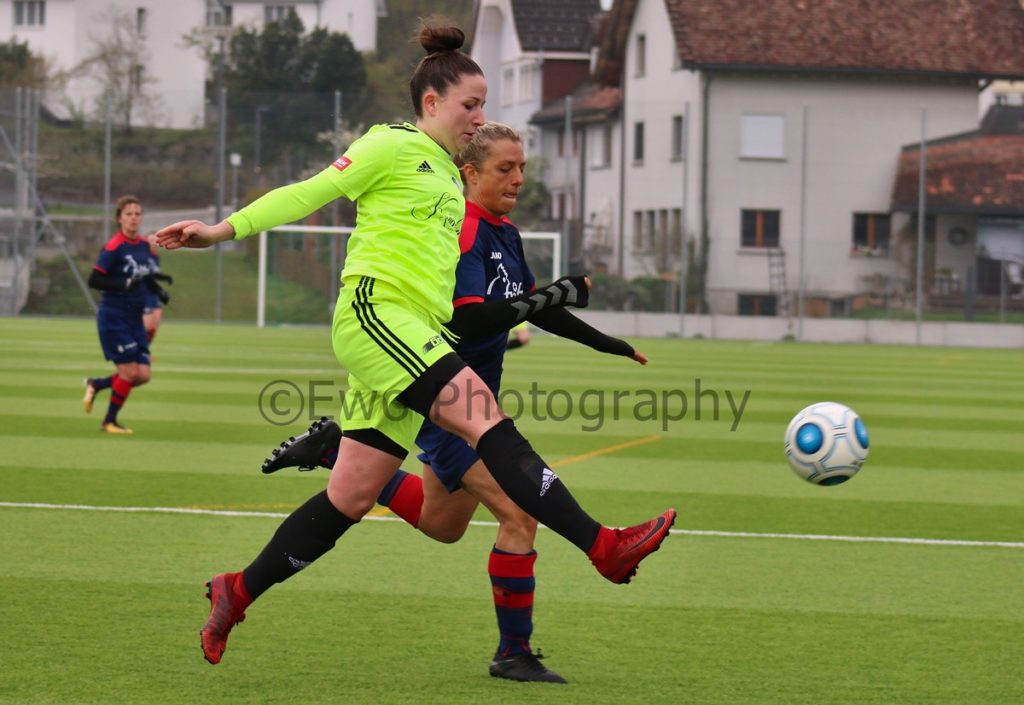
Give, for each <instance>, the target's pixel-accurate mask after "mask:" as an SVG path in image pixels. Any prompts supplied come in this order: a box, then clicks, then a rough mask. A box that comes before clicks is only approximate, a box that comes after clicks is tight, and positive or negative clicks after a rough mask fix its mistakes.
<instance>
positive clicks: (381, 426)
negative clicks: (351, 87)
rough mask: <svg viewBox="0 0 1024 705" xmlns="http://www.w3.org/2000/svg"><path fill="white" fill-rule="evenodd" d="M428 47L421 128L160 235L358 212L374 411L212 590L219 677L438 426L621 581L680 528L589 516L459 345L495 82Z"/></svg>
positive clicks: (349, 261) (335, 331)
mask: <svg viewBox="0 0 1024 705" xmlns="http://www.w3.org/2000/svg"><path fill="white" fill-rule="evenodd" d="M419 40H420V43H421V45H422V46H423V47H424V49H425V50H426V51H427V56H425V57H424V58H423V60H421V62H420V64H419V66H417V68H416V71H415V72H414V74H413V77H412V79H411V81H410V93H411V97H412V102H413V106H414V108H415V111H416V115H417V121H416V124H415V125H412V124H409V123H405V124H402V125H378V126H375V127H373V128H371V129H370V130H369V132H367V134H366V135H364V136H363V137H362V138H360V139H359V140H357V141H356V142H355V143H353V144H352V146H351V147H350V148H349V150H348V151H347V152H346V153H345V155H344V156H342V157H340V158H339V159H338V160H337V161H336V162H334V164H333V165H332V166H331V167H328V168H327V169H325V170H324V171H323V172H321V173H320V174H318V175H317V176H314V177H313V178H311V179H309V180H307V181H304V182H301V183H297V184H292V185H290V186H286V187H283V188H280V189H276V190H275V191H272V192H271V193H269V194H267V195H266V196H264V197H263V198H261V199H259V200H258V201H256V202H255V203H253V204H251V205H250V206H248V207H246V208H244V209H243V210H241V211H239V212H238V213H234V214H232V215H231V216H230V217H228V219H227V220H225V221H224V222H222V223H218V224H216V225H213V226H210V225H206V224H203V223H200V222H197V221H182V222H180V223H175V224H174V225H171V226H169V227H167V228H164V229H163V230H161V231H160V232H159V233H157V240H158V241H159V242H160V244H161V245H163V246H164V247H167V248H169V249H173V248H176V247H183V246H189V247H207V246H209V245H211V244H213V243H215V242H220V241H224V240H228V239H231V238H236V237H239V238H240V237H245V236H247V235H251V234H253V233H255V232H259V231H261V230H266V229H268V228H270V227H273V226H275V225H279V224H282V223H287V222H291V221H294V220H297V219H299V218H301V217H304V216H306V215H308V214H309V213H311V212H313V211H314V210H316V209H318V208H320V207H322V206H324V205H326V204H327V203H329V202H330V201H332V200H334V199H335V198H338V197H340V196H344V197H346V198H349V199H352V200H355V201H356V202H357V204H358V216H357V220H356V228H355V231H354V233H353V235H352V238H351V240H350V243H349V248H348V255H347V258H346V263H345V268H344V271H343V272H342V289H341V292H340V294H339V297H338V304H337V307H336V308H335V315H334V323H333V328H332V335H333V341H334V351H335V355H336V356H337V358H338V361H339V362H340V363H341V365H342V366H343V367H345V368H346V369H347V370H348V373H349V377H348V380H349V392H348V394H349V395H350V396H351V397H354V398H356V397H358V398H361V399H362V401H363V403H361V404H346V408H345V410H344V411H343V414H342V416H341V418H340V419H339V420H340V422H341V426H342V428H344V429H345V430H344V435H343V437H342V440H341V443H340V445H339V449H338V459H337V461H336V463H335V465H334V468H333V469H332V471H331V476H330V480H329V481H328V485H327V490H326V491H325V492H321V493H319V494H317V495H315V496H314V497H312V498H311V499H310V500H309V501H307V502H306V504H304V505H303V506H301V507H299V508H298V509H297V510H295V512H293V513H292V514H291V515H290V516H289V517H288V518H287V519H285V521H284V522H283V523H282V524H281V526H280V527H279V528H278V530H277V532H276V533H275V534H274V536H273V538H272V539H271V541H270V543H269V544H267V546H266V547H265V548H264V549H263V551H262V552H261V553H260V555H259V556H257V557H256V559H255V560H254V561H253V562H252V563H251V564H250V565H249V566H248V567H246V568H245V570H243V571H241V572H239V573H222V574H220V575H217V576H215V577H214V578H213V579H212V580H211V581H210V583H209V587H210V592H209V597H210V601H211V613H210V617H209V619H208V621H207V623H206V625H205V626H204V627H203V629H202V631H201V637H202V646H203V652H204V655H205V657H206V659H207V660H208V661H209V662H210V663H218V662H219V661H220V659H221V656H222V655H223V652H224V649H225V647H226V645H227V638H228V635H229V633H230V631H231V629H232V627H233V626H234V625H235V624H236V623H238V622H240V621H242V620H243V619H244V618H245V609H246V608H247V607H248V605H249V604H250V603H251V602H252V601H253V600H254V599H256V598H257V597H259V595H261V594H262V593H263V592H264V591H265V590H267V589H268V588H269V587H270V586H271V585H273V584H274V583H278V582H282V581H284V580H286V579H288V578H289V577H291V576H292V575H294V574H295V573H297V572H298V571H300V570H302V569H303V568H305V567H306V566H307V565H309V564H310V563H312V562H313V561H314V560H316V559H317V558H319V557H320V556H321V555H323V554H324V553H326V552H327V551H329V550H330V549H331V548H333V547H334V544H335V542H336V541H337V540H338V539H339V538H340V537H341V536H342V534H344V532H345V531H346V530H347V529H348V528H349V527H351V526H352V525H353V524H355V523H357V522H358V521H359V520H360V519H361V518H362V517H363V515H365V514H366V512H367V511H369V509H370V508H371V507H372V506H373V504H374V502H375V501H376V499H377V497H378V496H379V495H380V493H381V490H382V489H383V488H384V486H385V484H386V483H387V482H388V481H389V480H390V479H391V478H392V476H393V475H394V474H395V472H396V471H397V470H398V468H399V466H400V465H401V463H402V460H403V459H404V458H405V456H406V454H407V451H406V448H408V447H409V446H411V445H412V442H413V440H414V439H415V437H416V434H417V432H418V431H419V427H420V423H421V421H422V418H423V417H426V416H429V417H430V418H431V420H433V421H434V422H435V423H437V424H438V425H439V426H441V427H442V428H444V429H446V430H448V431H450V432H452V433H455V434H457V435H459V436H460V437H462V438H463V439H465V440H466V441H467V442H468V443H469V444H470V445H472V446H474V447H475V449H476V451H477V453H478V454H479V456H480V458H481V459H482V460H483V461H484V463H485V464H486V466H487V469H488V471H489V472H490V473H491V474H492V475H493V476H494V478H495V480H496V481H497V482H498V484H499V485H500V486H501V488H502V490H504V492H505V493H506V494H507V495H508V496H509V497H510V498H511V499H512V500H513V501H514V502H515V503H516V504H518V505H519V506H520V507H522V508H523V509H524V510H525V511H526V512H527V513H529V514H530V515H531V516H533V517H534V518H536V519H537V520H538V521H540V522H542V523H544V524H546V525H547V526H548V527H549V528H551V529H553V530H554V531H555V532H557V533H558V534H560V535H562V536H564V537H565V538H566V539H568V540H569V541H571V542H572V543H573V544H574V545H576V546H577V547H578V548H580V549H581V550H582V551H584V552H586V553H587V555H588V557H589V558H590V560H591V562H592V563H593V564H594V566H595V567H596V568H597V570H598V571H599V572H600V573H601V574H602V575H604V576H605V577H606V578H607V579H609V580H611V581H612V582H616V583H624V582H628V581H629V580H630V578H631V577H632V576H633V574H634V573H635V572H636V568H637V566H638V564H639V563H640V561H641V560H642V559H643V558H644V557H645V556H647V555H648V554H650V553H651V552H653V551H655V550H657V548H658V547H659V546H660V545H661V542H662V541H663V540H664V538H665V537H666V536H667V535H668V531H669V528H670V527H671V525H672V523H673V522H674V521H675V515H676V513H675V510H674V509H669V510H666V511H665V512H663V513H662V514H661V515H659V516H657V517H655V518H654V519H651V520H650V521H648V522H645V523H644V524H640V525H638V526H634V527H630V528H627V529H611V528H608V527H604V526H601V525H600V524H599V523H598V522H596V521H595V520H594V519H592V518H591V517H590V516H588V515H587V514H586V513H585V512H584V511H583V510H582V509H581V508H580V507H579V505H578V504H577V503H576V501H575V500H574V499H573V497H572V495H571V494H570V493H569V491H568V489H567V488H566V487H565V486H564V485H563V484H562V482H561V481H560V480H559V479H558V477H557V476H556V475H555V473H553V472H552V471H551V469H550V468H549V467H548V466H547V465H546V464H545V462H544V461H543V460H542V459H541V458H540V456H538V455H537V454H536V452H534V450H533V449H532V447H531V446H530V444H529V443H528V442H527V440H526V439H525V438H523V436H522V435H521V434H520V433H519V432H518V431H517V430H516V428H515V425H514V424H513V423H512V421H511V420H510V419H507V418H505V417H504V416H503V415H502V414H501V410H500V409H499V408H498V405H497V402H496V401H495V399H494V395H493V394H491V393H490V391H489V390H488V389H487V386H486V384H485V383H484V382H483V381H481V380H480V378H479V377H478V376H477V375H476V374H475V373H474V372H473V371H472V370H471V369H469V368H468V367H466V365H465V363H464V362H463V361H462V360H461V359H460V358H459V357H458V356H457V355H456V354H455V353H454V352H453V351H452V349H451V347H450V346H449V345H448V343H447V342H446V341H445V339H444V337H443V335H442V332H443V330H444V323H445V322H447V321H448V320H449V319H451V316H452V289H453V286H454V282H455V266H456V264H457V262H458V258H459V247H458V237H459V231H460V228H461V225H462V220H463V214H464V209H465V201H464V199H463V195H462V191H461V183H460V180H459V173H458V170H457V169H456V167H455V165H454V164H453V163H452V161H451V155H454V154H456V153H458V152H459V151H460V150H461V149H462V148H463V147H464V146H466V145H467V144H468V143H469V141H470V139H471V138H472V136H473V133H474V132H475V131H476V129H477V128H478V127H479V126H480V125H482V124H483V122H484V117H483V105H484V101H485V100H486V95H487V83H486V81H485V80H484V77H483V74H482V72H481V71H480V68H479V66H477V65H476V63H475V62H474V61H473V60H472V59H470V58H469V57H468V56H466V55H465V54H463V53H462V52H461V51H459V47H461V46H462V43H463V40H464V35H463V34H462V32H461V30H459V29H457V28H453V27H449V28H437V27H423V28H422V29H421V31H420V34H419ZM586 297H587V291H586V286H585V285H584V284H583V278H582V277H572V278H566V279H564V280H559V281H558V282H555V283H554V284H552V285H550V286H549V287H545V289H542V290H537V291H534V292H527V293H526V294H523V295H522V296H520V297H517V298H513V299H508V300H506V302H505V305H504V307H502V308H500V309H492V310H488V312H487V318H488V319H489V323H491V324H499V325H505V324H506V322H515V321H516V320H517V319H519V318H520V317H521V318H522V319H525V318H526V316H528V315H530V314H532V313H535V312H537V311H538V310H541V309H545V308H550V307H556V306H559V305H576V306H580V305H586ZM509 327H510V326H509ZM410 410H411V412H415V413H410Z"/></svg>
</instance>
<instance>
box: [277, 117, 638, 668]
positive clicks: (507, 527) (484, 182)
mask: <svg viewBox="0 0 1024 705" xmlns="http://www.w3.org/2000/svg"><path fill="white" fill-rule="evenodd" d="M456 162H457V163H459V164H460V166H461V168H462V173H463V178H464V180H465V182H466V217H465V220H464V221H463V225H462V230H461V234H460V237H459V245H460V250H461V253H462V254H461V258H460V260H459V264H458V268H457V270H456V283H455V294H454V305H455V312H456V313H455V316H454V318H453V320H452V323H451V324H450V325H449V327H450V328H451V329H452V330H453V331H455V332H461V333H463V334H464V335H463V337H462V339H461V340H460V341H459V342H458V343H456V344H455V346H454V347H455V351H456V352H457V353H458V354H459V356H460V357H461V358H462V359H463V360H465V361H466V363H467V364H468V365H470V367H472V368H473V369H474V370H475V371H476V372H477V374H478V375H479V376H480V378H481V379H482V380H483V381H484V382H485V383H486V384H487V386H488V387H489V388H490V390H491V392H492V393H493V394H495V395H497V393H498V388H499V386H500V383H501V373H502V360H503V357H504V353H505V349H506V342H507V339H508V330H507V327H499V328H498V329H496V330H487V329H482V328H480V327H479V326H473V325H467V324H466V320H467V318H469V319H471V318H473V317H474V316H472V315H471V316H468V317H467V315H466V314H467V313H468V314H473V313H474V311H481V310H483V311H485V312H486V309H487V302H488V301H492V302H503V301H504V300H506V299H511V298H515V297H518V296H520V295H522V294H523V293H525V292H528V291H531V290H533V289H534V288H535V286H534V277H533V274H532V273H531V272H530V269H529V267H528V266H527V264H526V257H525V253H524V252H523V245H522V239H521V238H520V236H519V231H518V230H517V229H516V227H515V225H513V224H512V222H511V221H510V220H509V219H508V218H507V217H506V215H507V214H508V212H509V211H510V210H511V209H512V208H513V207H514V206H515V203H516V196H517V194H518V191H519V189H520V187H521V186H522V184H523V171H524V169H525V166H526V162H525V157H524V156H523V148H522V143H521V140H520V137H519V135H518V134H517V133H516V132H515V130H513V129H512V128H510V127H507V126H505V125H501V124H499V123H493V122H489V123H486V124H484V125H483V126H481V127H479V128H477V131H476V133H475V134H474V136H473V139H472V140H471V141H470V143H469V145H468V146H467V147H466V148H465V149H464V150H463V151H462V153H461V154H460V155H459V157H458V158H457V160H456ZM534 318H538V319H539V320H538V321H537V325H539V326H541V327H542V328H547V329H548V330H550V331H551V332H553V333H557V334H559V335H565V336H566V337H569V338H572V339H574V340H578V341H580V342H582V343H584V344H587V345H590V346H591V347H594V348H596V349H598V350H601V351H602V352H607V353H611V354H617V355H622V356H625V357H630V358H632V359H634V360H636V361H637V362H639V363H641V364H645V363H646V362H647V358H646V357H645V356H644V355H643V353H640V352H637V351H635V350H634V349H633V348H632V347H631V346H630V345H629V344H628V343H626V342H625V341H622V340H618V339H616V338H611V337H609V336H606V335H604V334H603V333H600V332H599V331H597V330H595V329H593V328H591V327H590V326H588V325H587V324H585V323H583V322H582V321H580V320H579V319H578V318H576V317H575V316H573V315H572V314H571V313H569V312H568V311H567V310H565V309H564V308H563V309H557V308H555V309H550V310H549V312H548V313H540V314H536V315H535V316H534ZM531 320H533V319H532V318H531ZM481 332H482V335H481ZM470 391H471V390H470ZM340 435H341V430H340V429H339V428H338V426H337V425H336V424H334V423H333V422H330V421H318V422H317V423H315V424H314V425H313V427H312V428H311V429H310V432H309V433H308V434H306V435H305V436H302V437H300V438H299V439H298V440H296V441H293V442H289V443H285V444H284V447H283V448H282V449H279V450H278V451H276V452H275V455H274V456H273V457H272V458H271V459H269V460H268V461H267V462H266V463H264V466H263V471H264V472H274V471H275V470H278V469H280V468H281V467H287V466H289V465H294V464H301V461H299V460H298V459H297V456H298V455H300V454H303V453H311V456H310V457H311V458H312V461H313V462H315V463H318V464H322V465H324V466H325V467H331V466H332V465H333V464H334V456H335V454H336V452H337V447H338V439H339V438H340ZM416 444H417V445H418V446H419V447H420V448H421V449H423V453H421V454H420V455H419V460H420V461H421V462H423V463H424V466H423V476H422V478H420V477H418V476H416V475H410V474H407V473H405V472H403V471H399V472H398V473H396V475H395V476H394V478H393V479H392V480H391V482H390V483H388V485H387V487H385V489H384V492H383V493H382V494H381V496H380V498H379V500H378V501H379V502H380V503H381V504H385V505H387V506H389V507H390V508H391V509H392V511H394V512H395V513H396V514H398V515H399V516H401V517H402V518H403V519H405V520H406V521H407V522H409V523H410V524H412V525H413V526H415V527H417V528H418V529H420V530H421V531H422V532H423V533H425V534H426V535H428V536H430V537H431V538H434V539H437V540H438V541H442V542H445V543H451V542H454V541H457V540H458V539H459V538H461V537H462V535H463V534H464V533H465V531H466V528H467V526H468V525H469V521H470V519H471V518H472V516H473V513H474V512H475V510H476V508H477V505H478V504H480V503H481V502H482V503H483V504H484V506H486V507H487V508H488V510H490V512H491V513H492V514H493V515H494V516H495V518H496V519H497V520H498V523H499V528H498V536H497V539H496V540H495V543H494V548H493V549H492V551H491V554H490V559H489V561H488V573H489V574H490V579H491V585H492V592H493V596H494V606H495V611H496V613H497V618H498V629H499V634H500V637H499V644H498V648H497V652H496V654H495V656H494V659H493V661H492V662H491V665H490V673H491V675H492V676H495V677H499V678H509V679H512V680H520V681H541V682H550V683H564V682H565V679H564V678H562V677H561V676H560V675H558V674H557V673H555V672H553V671H551V670H550V669H548V668H546V667H545V666H544V665H543V664H541V663H540V662H539V661H538V656H537V655H535V654H534V653H533V651H532V649H531V646H530V637H531V634H532V632H533V597H534V586H535V578H534V563H535V561H536V559H537V553H536V551H535V550H534V539H535V537H536V533H537V522H536V520H534V519H533V518H532V517H531V516H530V515H528V514H527V513H526V512H524V511H523V510H522V509H520V508H519V507H518V506H516V504H515V503H514V502H512V500H510V499H509V498H508V496H507V495H506V494H505V493H504V492H503V491H502V490H501V488H500V487H499V486H498V484H497V482H496V481H495V480H494V478H493V477H492V476H491V475H490V473H489V472H488V471H487V468H486V467H485V466H484V463H483V461H482V460H480V457H479V456H478V455H477V454H476V452H475V451H474V450H473V449H472V448H471V447H470V446H469V445H468V444H467V443H466V442H465V441H464V440H462V439H461V438H459V437H458V436H456V435H454V434H451V433H448V432H447V431H445V430H443V429H442V428H440V427H438V426H436V425H435V424H433V423H431V422H430V421H425V422H424V423H423V426H422V429H421V430H420V433H419V435H418V436H417V438H416ZM321 448H323V449H325V450H326V452H324V453H321V452H320V449H321ZM311 464H312V463H311Z"/></svg>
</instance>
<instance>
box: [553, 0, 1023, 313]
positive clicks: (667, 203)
mask: <svg viewBox="0 0 1024 705" xmlns="http://www.w3.org/2000/svg"><path fill="white" fill-rule="evenodd" d="M911 11H913V13H914V14H913V17H910V16H909V13H911ZM605 28H606V29H605V31H604V33H603V36H602V39H601V41H602V45H601V57H600V59H599V61H598V66H597V69H596V74H595V77H596V81H597V83H598V84H610V85H613V86H615V87H617V88H619V89H620V90H621V93H622V106H621V110H620V111H619V112H618V113H617V120H618V123H619V128H620V129H619V132H618V134H619V135H620V137H621V142H620V144H619V145H618V149H617V150H616V149H613V150H612V155H613V156H612V163H613V169H616V170H619V176H620V180H619V182H620V184H621V185H620V187H619V189H618V191H617V192H616V191H614V190H613V191H611V192H610V193H609V192H605V193H603V194H602V193H598V192H595V190H593V189H590V188H587V187H586V183H584V184H583V185H584V189H583V190H582V194H583V199H584V201H585V203H584V204H583V205H582V207H580V208H578V213H580V215H582V217H583V218H584V219H588V218H589V217H590V214H591V213H593V212H595V210H596V209H592V208H591V205H590V204H591V203H592V202H594V200H595V199H602V198H605V199H607V200H609V201H611V202H612V203H613V204H614V203H617V205H618V208H617V209H616V210H617V213H616V216H617V218H616V220H617V222H615V224H614V234H613V237H612V238H611V240H612V243H611V247H612V250H613V251H612V252H611V253H609V254H608V255H607V256H605V257H604V263H605V264H606V265H607V266H608V268H609V269H610V270H611V271H615V272H618V273H621V274H622V275H624V276H626V277H634V276H637V275H642V274H649V275H662V276H666V277H674V276H676V273H677V272H678V269H679V267H680V266H681V258H680V256H679V253H680V252H681V251H682V249H683V248H682V246H681V242H680V240H681V233H682V232H685V233H686V237H687V238H688V239H691V240H692V241H693V242H694V243H695V245H696V250H697V253H698V255H700V254H701V253H703V255H704V257H706V272H705V276H706V300H707V302H708V304H709V305H710V308H711V310H712V311H713V312H717V313H737V312H741V313H750V314H763V315H774V314H776V313H779V312H783V311H784V305H785V304H786V303H788V302H789V301H791V300H792V298H793V292H796V291H797V290H799V289H800V288H801V281H800V273H801V271H802V273H803V277H802V286H803V290H804V294H805V296H806V298H807V300H808V301H809V302H811V305H812V307H814V306H816V307H818V308H819V309H821V312H827V310H828V308H829V307H833V308H835V307H836V306H845V305H848V304H849V302H850V301H851V299H852V297H854V296H855V295H857V294H858V293H862V292H866V291H868V290H871V289H872V288H873V287H877V286H878V282H879V281H885V282H889V284H886V286H890V285H891V283H892V282H895V281H897V280H898V279H899V278H900V277H901V276H905V274H906V270H907V268H906V266H905V263H904V259H905V258H906V257H907V255H908V251H907V250H908V247H912V243H911V244H909V245H908V244H906V242H905V241H906V240H907V238H905V237H901V233H902V232H903V231H904V230H905V228H907V226H908V225H909V216H908V215H906V214H894V213H892V212H891V210H892V209H891V199H892V189H893V182H894V178H895V175H896V169H897V164H898V161H899V157H900V153H901V148H902V147H903V146H904V145H906V144H908V143H913V142H915V141H917V140H920V139H921V137H922V133H923V134H924V135H925V136H930V137H934V136H937V135H949V134H955V133H960V132H966V131H970V130H973V129H975V128H976V127H977V123H978V91H979V87H980V85H981V82H982V81H984V80H988V79H996V78H1003V79H1011V80H1012V79H1015V78H1016V79H1019V78H1021V77H1024V42H1021V41H1020V40H1019V38H1020V37H1021V36H1024V9H1022V7H1021V5H1020V3H1019V2H1018V1H1017V0H933V2H929V3H917V2H914V3H911V2H906V3H901V2H887V1H883V0H866V2H861V3H855V4H850V3H849V2H844V1H843V0H818V1H816V2H792V1H791V0H763V1H762V2H757V3H751V2H747V1H746V0H617V1H616V2H615V3H614V5H613V7H612V9H611V11H610V13H609V17H608V19H607V23H606V25H605ZM977 37H984V38H985V40H984V41H982V42H979V41H977V40H976V39H975V38H977ZM557 107H558V106H557V105H555V104H552V105H549V106H547V107H546V108H545V110H544V111H542V114H539V115H538V117H546V118H547V119H548V122H547V123H546V126H545V131H546V132H547V131H555V130H557V129H560V128H558V127H556V126H557V125H558V121H557V117H558V115H557ZM614 128H615V126H614V124H611V125H609V124H603V125H600V127H598V126H596V125H591V126H585V125H584V124H582V123H579V124H578V129H585V130H586V131H587V132H588V133H589V135H588V139H587V140H585V142H586V143H587V144H589V145H593V144H594V141H595V140H597V139H598V137H597V132H598V130H600V131H602V132H603V133H604V134H607V133H608V132H609V130H610V131H611V132H612V133H614V132H615V129H614ZM619 156H621V157H624V159H622V160H621V161H620V162H616V161H615V159H617V158H618V157H619ZM588 161H589V163H588V164H586V165H585V167H584V169H583V170H582V173H584V174H585V176H586V177H587V178H588V179H589V178H590V176H591V175H597V174H601V178H604V179H605V180H606V176H607V175H606V174H602V173H601V170H602V169H607V166H605V165H604V164H603V163H601V160H598V163H594V160H593V158H591V159H589V160H588ZM570 171H573V170H570ZM558 174H559V169H558V168H557V167H556V168H554V169H552V175H551V177H550V178H551V179H552V181H551V183H552V185H553V186H558V187H560V186H561V185H560V184H558V183H556V182H557V181H558V180H559V176H558ZM605 188H609V187H608V186H607V185H606V186H605ZM613 208H614V206H613ZM585 232H587V229H585ZM591 232H592V231H591ZM582 247H583V249H584V251H588V250H589V251H592V252H600V251H601V248H600V247H598V248H593V247H591V246H590V244H589V243H588V242H587V241H586V238H584V242H583V243H582ZM601 247H604V243H601Z"/></svg>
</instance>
